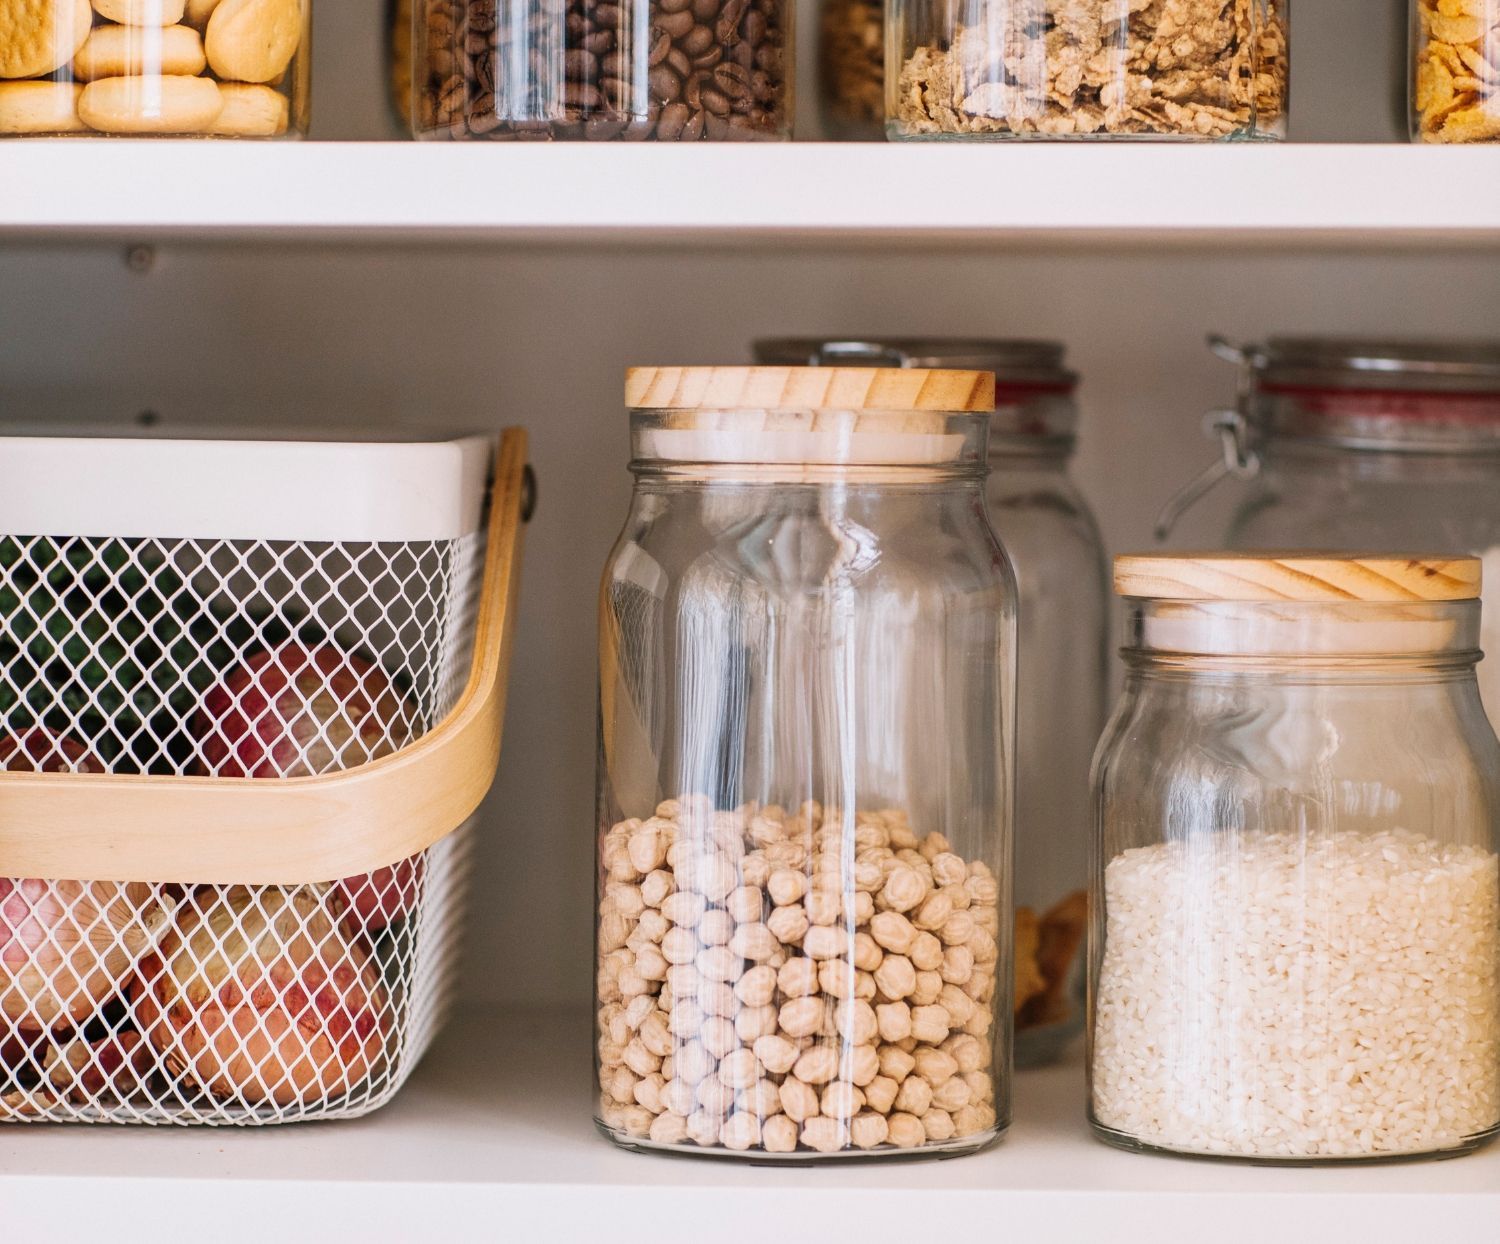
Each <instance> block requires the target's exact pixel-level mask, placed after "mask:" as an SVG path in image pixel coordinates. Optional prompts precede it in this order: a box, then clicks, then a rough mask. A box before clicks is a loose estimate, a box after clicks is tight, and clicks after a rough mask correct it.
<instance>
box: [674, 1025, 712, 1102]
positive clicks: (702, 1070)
mask: <svg viewBox="0 0 1500 1244" xmlns="http://www.w3.org/2000/svg"><path fill="white" fill-rule="evenodd" d="M695 1032H696V1030H695ZM675 1058H676V1062H675V1070H676V1072H677V1079H679V1080H682V1081H683V1082H684V1083H687V1084H692V1085H696V1084H697V1083H698V1082H699V1081H700V1080H702V1079H704V1078H705V1077H707V1076H711V1075H713V1073H714V1071H715V1070H716V1069H717V1068H718V1065H719V1063H718V1060H717V1059H716V1058H714V1056H713V1055H712V1054H710V1053H709V1052H708V1051H707V1050H706V1049H704V1048H703V1043H702V1042H701V1041H698V1040H689V1041H686V1042H684V1043H683V1045H682V1046H681V1048H679V1049H678V1050H677V1052H676V1055H675ZM674 1109H675V1106H674ZM682 1113H684V1114H687V1113H689V1112H688V1111H683V1112H682Z"/></svg>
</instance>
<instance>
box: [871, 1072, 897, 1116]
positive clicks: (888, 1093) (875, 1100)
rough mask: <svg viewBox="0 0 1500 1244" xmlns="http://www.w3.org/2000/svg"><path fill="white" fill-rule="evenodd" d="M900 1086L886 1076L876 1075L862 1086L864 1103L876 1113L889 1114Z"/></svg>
mask: <svg viewBox="0 0 1500 1244" xmlns="http://www.w3.org/2000/svg"><path fill="white" fill-rule="evenodd" d="M900 1088H901V1086H900V1085H899V1084H897V1083H896V1082H895V1081H894V1080H892V1079H890V1078H889V1077H888V1076H876V1077H875V1078H874V1079H873V1080H871V1081H870V1082H869V1083H868V1084H867V1085H865V1086H864V1089H865V1105H867V1106H869V1108H870V1109H871V1110H874V1111H875V1112H876V1113H878V1114H882V1115H884V1114H889V1113H890V1112H891V1105H892V1103H894V1102H895V1100H896V1093H897V1091H898V1090H899V1089H900Z"/></svg>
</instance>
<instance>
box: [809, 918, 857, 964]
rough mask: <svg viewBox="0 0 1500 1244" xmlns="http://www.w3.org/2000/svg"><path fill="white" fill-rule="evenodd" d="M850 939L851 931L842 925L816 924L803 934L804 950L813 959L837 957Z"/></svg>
mask: <svg viewBox="0 0 1500 1244" xmlns="http://www.w3.org/2000/svg"><path fill="white" fill-rule="evenodd" d="M849 941H850V938H849V932H848V930H847V929H845V928H843V927H842V926H841V925H822V924H815V925H813V926H812V927H811V928H810V929H808V930H807V933H806V934H805V935H804V936H803V938H802V950H803V953H805V954H806V955H807V956H808V957H809V958H812V959H837V958H838V957H839V956H840V955H841V954H843V953H844V949H845V948H846V947H847V946H848V945H849Z"/></svg>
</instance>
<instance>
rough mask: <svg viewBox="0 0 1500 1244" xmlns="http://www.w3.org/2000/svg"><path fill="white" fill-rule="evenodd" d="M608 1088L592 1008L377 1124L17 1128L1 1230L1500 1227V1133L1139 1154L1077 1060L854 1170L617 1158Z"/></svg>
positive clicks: (587, 1234) (1319, 1232)
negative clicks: (975, 1122) (1426, 1159)
mask: <svg viewBox="0 0 1500 1244" xmlns="http://www.w3.org/2000/svg"><path fill="white" fill-rule="evenodd" d="M591 1079H592V1076H591V1067H590V1063H589V1023H588V1016H587V1014H586V1013H584V1012H578V1011H573V1012H538V1013H531V1014H522V1015H520V1016H519V1017H516V1016H510V1017H506V1016H503V1015H491V1014H471V1015H468V1016H466V1017H464V1018H463V1019H462V1020H461V1021H459V1022H457V1023H455V1024H454V1025H452V1026H451V1027H450V1029H449V1030H448V1032H447V1034H446V1035H445V1036H444V1038H443V1039H442V1040H441V1041H440V1043H439V1044H438V1046H437V1047H436V1048H435V1049H434V1050H433V1052H432V1054H431V1055H430V1056H429V1057H428V1059H427V1060H426V1062H425V1063H424V1064H423V1065H422V1067H420V1068H419V1069H418V1071H417V1073H416V1074H415V1076H414V1077H413V1079H412V1081H411V1082H410V1083H409V1084H408V1086H407V1087H406V1089H405V1090H404V1091H403V1092H402V1094H401V1095H400V1096H398V1097H397V1098H396V1100H395V1102H394V1103H393V1104H392V1105H390V1106H388V1107H387V1108H386V1109H385V1110H384V1111H382V1112H380V1113H377V1114H375V1115H372V1116H371V1117H369V1118H367V1119H363V1120H358V1121H354V1122H348V1123H329V1124H310V1125H301V1126H292V1127H283V1128H265V1129H259V1130H249V1131H226V1130H208V1129H179V1130H162V1131H146V1130H140V1129H125V1128H79V1127H69V1126H62V1125H54V1126H45V1127H40V1126H6V1127H3V1128H0V1207H3V1210H0V1221H3V1223H4V1226H3V1228H0V1236H3V1238H4V1239H6V1240H17V1241H19V1240H23V1239H79V1240H82V1239H109V1240H115V1241H126V1240H134V1239H152V1240H160V1239H173V1238H177V1239H192V1238H201V1239H204V1240H213V1241H215V1244H233V1242H236V1241H241V1240H244V1241H256V1244H263V1242H264V1241H265V1240H267V1239H276V1240H283V1239H284V1240H291V1241H300V1240H341V1241H342V1240H361V1241H386V1240H399V1241H408V1240H410V1241H415V1240H429V1239H431V1240H437V1239H457V1240H481V1239H482V1240H495V1241H503V1242H505V1244H530V1242H531V1241H538V1242H545V1244H553V1242H554V1241H571V1240H584V1239H593V1238H600V1239H605V1238H607V1239H608V1240H610V1242H611V1244H636V1242H640V1244H678V1242H679V1241H681V1242H683V1244H687V1242H689V1241H692V1242H693V1244H707V1242H708V1241H713V1242H715V1244H720V1242H724V1244H737V1242H739V1241H745V1242H746V1244H765V1242H766V1241H768V1240H777V1241H786V1242H789V1244H795V1242H800V1241H803V1240H806V1241H816V1242H817V1244H829V1242H830V1241H834V1240H850V1241H858V1244H876V1242H879V1241H887V1240H889V1241H901V1244H911V1242H912V1241H921V1240H924V1239H929V1238H931V1239H959V1238H963V1239H972V1240H1026V1239H1035V1240H1041V1241H1068V1242H1073V1241H1081V1240H1085V1239H1099V1240H1109V1241H1111V1244H1135V1242H1137V1241H1139V1242H1141V1244H1162V1241H1178V1240H1184V1241H1185V1240H1189V1239H1195V1238H1202V1239H1206V1240H1212V1241H1213V1244H1238V1242H1239V1241H1245V1242H1246V1244H1250V1242H1252V1241H1253V1242H1254V1244H1264V1241H1265V1240H1267V1239H1273V1240H1285V1241H1303V1240H1307V1241H1318V1244H1324V1242H1326V1241H1334V1240H1339V1241H1342V1240H1359V1241H1361V1242H1362V1244H1370V1242H1373V1241H1383V1240H1390V1241H1401V1242H1402V1244H1410V1242H1411V1241H1414V1240H1419V1239H1432V1240H1453V1241H1459V1240H1474V1241H1478V1240H1493V1239H1495V1238H1496V1235H1497V1232H1500V1147H1491V1148H1489V1149H1487V1150H1484V1151H1481V1152H1480V1153H1478V1154H1476V1155H1473V1156H1471V1157H1467V1158H1463V1159H1460V1160H1456V1161H1449V1162H1439V1163H1411V1164H1398V1165H1390V1166H1376V1167H1364V1168H1359V1169H1346V1170H1335V1169H1295V1170H1293V1169H1281V1170H1274V1169H1266V1168H1260V1167H1247V1166H1240V1165H1225V1164H1219V1163H1209V1162H1196V1161H1188V1160H1181V1159H1173V1158H1160V1157H1142V1156H1138V1155H1133V1154H1127V1153H1120V1152H1117V1151H1115V1150H1113V1149H1110V1148H1107V1147H1106V1146H1104V1145H1102V1144H1100V1143H1099V1142H1097V1141H1095V1140H1093V1139H1092V1138H1091V1136H1090V1135H1089V1133H1088V1130H1087V1128H1086V1127H1085V1125H1084V1122H1083V1117H1082V1099H1083V1087H1082V1068H1081V1065H1080V1062H1079V1060H1078V1059H1077V1058H1076V1057H1075V1059H1074V1060H1073V1061H1072V1062H1071V1063H1070V1064H1069V1065H1066V1066H1063V1067H1059V1068H1055V1069H1050V1070H1045V1071H1039V1072H1023V1073H1020V1075H1019V1076H1018V1078H1017V1082H1016V1089H1017V1091H1016V1103H1015V1104H1016V1110H1015V1117H1016V1122H1015V1124H1014V1126H1013V1127H1012V1129H1011V1132H1010V1135H1009V1136H1008V1137H1007V1138H1006V1139H1005V1140H1004V1141H1003V1142H1002V1143H1001V1144H999V1145H998V1146H996V1147H994V1148H992V1149H990V1150H989V1151H987V1152H985V1153H982V1154H979V1155H976V1156H973V1157H968V1158H961V1159H955V1160H951V1161H945V1162H920V1163H894V1164H893V1163H880V1164H873V1163H865V1164H860V1165H856V1166H846V1167H830V1166H822V1167H802V1168H794V1169H789V1168H786V1167H763V1166H750V1165H746V1164H742V1163H737V1162H736V1163H729V1162H725V1161H718V1160H707V1159H691V1158H675V1157H660V1156H655V1155H652V1156H643V1155H637V1154H630V1153H624V1152H621V1151H619V1150H617V1149H615V1148H614V1147H613V1146H612V1145H610V1144H609V1143H608V1142H606V1141H605V1140H603V1139H602V1138H600V1137H599V1136H598V1134H597V1133H596V1132H595V1131H594V1128H593V1126H592V1123H591V1120H590V1103H591V1096H590V1083H591ZM173 1222H176V1223H178V1224H180V1227H181V1230H180V1231H178V1230H175V1229H172V1228H170V1227H169V1226H168V1224H170V1223H173ZM49 1229H50V1230H52V1231H54V1232H56V1231H61V1232H62V1234H51V1235H49V1234H47V1231H48V1230H49Z"/></svg>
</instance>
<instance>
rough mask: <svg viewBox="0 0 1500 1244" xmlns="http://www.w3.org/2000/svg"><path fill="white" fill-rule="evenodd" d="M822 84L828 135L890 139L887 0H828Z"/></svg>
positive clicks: (820, 54) (821, 47) (820, 47)
mask: <svg viewBox="0 0 1500 1244" xmlns="http://www.w3.org/2000/svg"><path fill="white" fill-rule="evenodd" d="M818 85H819V91H820V95H821V102H822V106H823V129H824V131H825V132H826V133H827V136H828V137H829V138H833V139H839V140H842V141H846V142H847V141H863V142H870V141H879V140H881V139H884V138H885V2H884V0H823V11H822V21H821V29H820V31H819V43H818Z"/></svg>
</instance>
